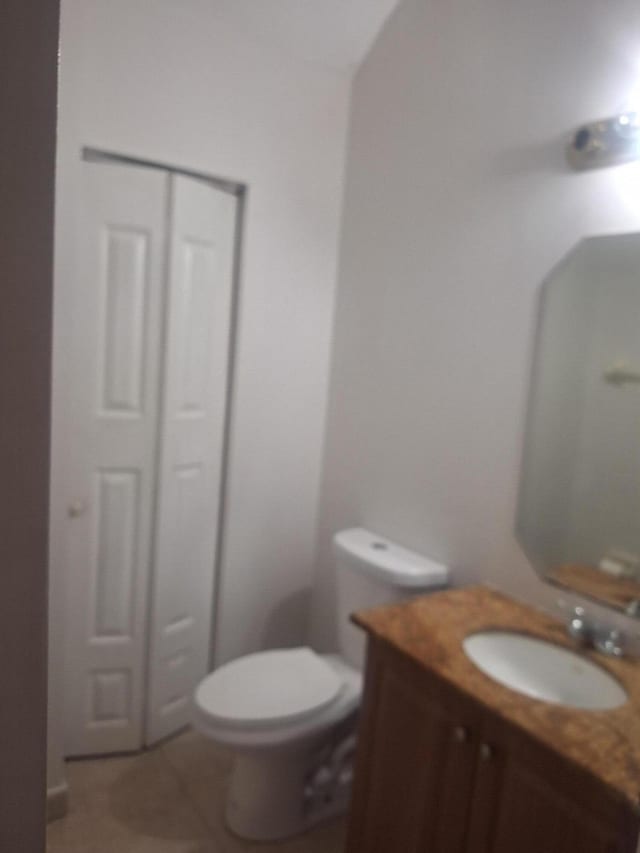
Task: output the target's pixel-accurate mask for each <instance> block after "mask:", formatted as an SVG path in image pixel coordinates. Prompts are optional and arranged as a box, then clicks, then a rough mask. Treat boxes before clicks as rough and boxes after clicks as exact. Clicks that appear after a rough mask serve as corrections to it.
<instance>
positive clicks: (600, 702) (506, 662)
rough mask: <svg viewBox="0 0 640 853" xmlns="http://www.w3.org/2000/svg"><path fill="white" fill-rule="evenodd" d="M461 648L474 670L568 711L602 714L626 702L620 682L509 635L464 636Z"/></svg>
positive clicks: (559, 650) (582, 661)
mask: <svg viewBox="0 0 640 853" xmlns="http://www.w3.org/2000/svg"><path fill="white" fill-rule="evenodd" d="M463 647H464V650H465V653H466V654H467V657H469V658H470V659H471V660H472V661H473V662H474V664H475V665H476V666H477V667H478V669H480V670H482V672H484V674H485V675H488V676H489V677H490V678H493V679H495V681H499V682H500V684H504V685H505V686H506V687H510V688H511V689H512V690H516V691H517V692H518V693H523V694H524V695H525V696H531V697H532V698H533V699H542V700H543V701H545V702H555V703H557V704H560V705H567V706H570V707H572V708H585V709H589V710H592V711H604V710H607V709H611V708H617V707H618V706H619V705H623V704H624V703H625V702H626V701H627V694H626V691H625V689H624V688H623V687H622V685H621V684H620V682H619V681H618V680H617V679H616V678H614V677H613V676H612V675H609V673H608V672H606V670H604V669H602V667H600V666H598V665H597V664H595V663H593V662H592V661H590V660H588V659H587V658H585V657H582V655H579V654H576V653H575V652H572V651H571V650H570V649H565V648H563V647H562V646H556V645H554V644H553V643H548V642H546V641H545V640H539V639H537V638H535V637H529V636H527V635H526V634H519V633H517V632H515V631H481V632H479V633H477V634H470V635H469V636H468V637H466V638H465V640H464V641H463Z"/></svg>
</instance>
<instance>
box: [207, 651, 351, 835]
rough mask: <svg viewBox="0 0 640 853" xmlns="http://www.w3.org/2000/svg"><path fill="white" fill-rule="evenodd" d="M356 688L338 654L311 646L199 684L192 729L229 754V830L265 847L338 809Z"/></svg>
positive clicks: (261, 657)
mask: <svg viewBox="0 0 640 853" xmlns="http://www.w3.org/2000/svg"><path fill="white" fill-rule="evenodd" d="M361 683H362V676H361V674H360V673H359V672H358V671H357V670H356V669H354V668H353V667H351V666H350V665H349V664H348V663H346V662H345V661H343V660H341V659H340V658H339V657H338V656H337V655H322V656H321V655H317V654H316V653H315V652H313V651H312V650H311V649H309V648H300V649H283V650H277V651H268V652H260V653H258V654H254V655H248V656H247V657H244V658H239V659H238V660H236V661H233V662H232V663H230V664H227V665H226V666H223V667H221V668H220V669H218V670H216V671H215V672H214V673H212V674H211V675H209V676H208V677H207V678H205V679H204V681H202V682H201V683H200V685H199V687H198V688H197V690H196V693H195V696H194V702H193V705H194V707H193V724H194V726H195V728H197V729H198V730H199V731H200V732H201V733H202V734H204V735H206V736H208V737H210V738H212V740H214V741H216V742H218V743H220V744H224V745H226V746H227V747H229V748H230V749H232V750H234V752H235V760H234V767H233V774H232V780H231V787H230V790H229V795H228V798H227V803H226V821H227V824H228V826H229V828H230V829H231V830H232V831H233V832H235V833H236V834H237V835H239V836H241V837H243V838H248V839H252V840H261V841H268V840H269V841H270V840H275V839H278V838H285V837H287V836H289V835H294V834H296V833H298V832H301V831H303V830H304V829H306V828H307V827H309V826H311V825H313V824H314V823H317V822H318V821H320V820H323V819H325V818H327V817H329V816H330V815H332V814H338V813H340V812H342V811H344V809H345V807H346V804H347V801H348V797H349V783H350V778H351V777H350V771H351V758H352V752H353V747H354V738H353V729H354V724H355V712H356V710H357V708H358V705H359V701H360V693H361Z"/></svg>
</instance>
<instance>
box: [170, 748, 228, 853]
mask: <svg viewBox="0 0 640 853" xmlns="http://www.w3.org/2000/svg"><path fill="white" fill-rule="evenodd" d="M157 750H158V752H159V753H160V754H161V755H162V760H163V761H164V763H165V764H166V765H167V767H168V768H169V772H170V773H171V774H172V776H173V777H174V779H175V780H176V781H177V783H178V788H179V789H180V792H181V793H182V794H183V795H184V796H185V797H186V798H187V800H188V801H189V804H190V805H191V808H192V809H193V811H194V812H195V814H196V816H197V818H198V820H199V821H200V823H201V824H202V825H203V826H204V828H205V831H206V834H207V838H210V839H211V840H212V841H216V840H217V839H216V837H215V835H214V834H213V831H212V829H211V827H210V826H209V824H208V822H207V820H206V818H205V817H204V815H203V814H202V811H201V810H200V806H199V804H198V803H197V802H196V801H195V799H194V798H193V797H192V796H191V793H190V791H189V786H188V785H187V782H186V780H185V779H184V777H183V776H182V774H181V773H180V771H179V770H178V768H177V767H176V766H175V765H174V764H173V762H171V761H170V760H169V758H168V756H167V755H166V754H165V751H164V744H160V745H159V746H158V747H157Z"/></svg>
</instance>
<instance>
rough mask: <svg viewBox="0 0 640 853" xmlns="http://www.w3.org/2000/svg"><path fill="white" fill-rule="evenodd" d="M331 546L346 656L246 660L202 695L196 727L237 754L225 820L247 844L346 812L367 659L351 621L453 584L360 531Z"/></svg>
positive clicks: (437, 568) (433, 566) (302, 652)
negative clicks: (355, 614) (355, 615)
mask: <svg viewBox="0 0 640 853" xmlns="http://www.w3.org/2000/svg"><path fill="white" fill-rule="evenodd" d="M333 545H334V554H335V559H336V569H337V617H338V635H339V636H338V640H339V651H338V653H337V654H319V653H316V652H314V651H313V649H310V648H308V647H306V646H305V647H300V648H292V649H277V650H272V651H264V652H258V653H257V654H251V655H246V656H244V657H241V658H237V659H236V660H234V661H231V662H230V663H228V664H225V665H224V666H221V667H220V668H219V669H217V670H216V671H215V672H213V673H211V674H210V675H208V676H207V677H206V678H205V679H204V680H203V681H201V682H200V684H199V685H198V687H197V688H196V691H195V694H194V701H193V715H192V719H193V725H194V727H195V728H196V729H198V730H199V731H200V732H201V733H202V734H204V735H205V736H207V737H210V738H211V739H212V740H214V741H216V742H218V743H220V744H224V745H226V746H227V747H229V748H230V749H231V750H232V751H233V753H234V754H235V755H234V764H233V770H232V777H231V784H230V789H229V792H228V797H227V803H226V820H227V824H228V826H229V828H230V829H231V830H232V831H233V832H234V833H235V834H236V835H239V836H240V837H242V838H247V839H250V840H253V841H274V840H277V839H282V838H286V837H288V836H291V835H295V834H296V833H299V832H303V831H304V830H305V829H308V828H309V827H310V826H312V825H313V824H316V823H318V822H319V821H322V820H324V819H326V818H329V817H331V816H333V815H337V814H340V813H341V812H344V811H345V809H346V808H347V805H348V802H349V794H350V790H351V776H352V764H353V755H354V750H355V723H356V716H357V710H358V706H359V703H360V695H361V690H362V669H363V664H364V651H365V645H364V637H363V635H362V634H361V632H360V631H358V630H357V629H356V628H354V627H353V626H352V625H351V624H350V623H349V614H350V613H352V612H353V611H354V610H360V609H365V608H368V607H375V606H378V605H382V604H391V603H393V602H396V601H401V600H404V599H406V598H408V597H409V596H412V595H416V594H424V593H426V592H428V591H430V590H435V589H441V588H442V587H444V586H446V585H447V583H448V570H447V569H446V567H445V566H443V565H441V564H439V563H436V562H434V561H432V560H429V559H428V558H425V557H422V556H420V555H419V554H415V553H413V552H412V551H408V550H407V549H405V548H402V547H400V546H398V545H395V544H394V543H392V542H389V541H388V540H386V539H383V538H382V537H379V536H376V535H375V534H373V533H369V532H368V531H367V530H364V529H362V528H352V529H350V530H343V531H342V532H340V533H337V534H336V535H335V536H334V540H333Z"/></svg>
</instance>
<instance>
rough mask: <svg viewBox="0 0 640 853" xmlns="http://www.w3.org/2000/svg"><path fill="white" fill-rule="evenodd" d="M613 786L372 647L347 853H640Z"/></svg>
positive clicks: (387, 649) (389, 651)
mask: <svg viewBox="0 0 640 853" xmlns="http://www.w3.org/2000/svg"><path fill="white" fill-rule="evenodd" d="M637 823H638V817H637V814H636V813H635V812H634V811H633V810H632V809H631V808H630V807H629V806H628V805H627V804H625V803H623V802H621V801H620V800H618V799H616V798H615V797H613V796H611V795H610V794H609V791H608V790H607V788H606V787H605V786H603V785H602V784H600V783H599V782H598V780H595V779H593V778H592V777H590V776H589V775H588V774H585V773H583V772H582V771H580V770H579V769H578V768H576V767H575V766H574V765H572V764H570V763H569V762H567V761H566V760H565V759H563V758H562V757H561V756H559V755H556V754H555V753H554V752H553V751H552V750H550V749H549V748H547V747H544V746H543V745H541V744H539V743H537V742H535V741H533V740H532V739H530V738H529V737H528V736H527V735H526V734H525V733H524V732H522V731H520V730H518V729H516V728H515V727H514V726H513V725H512V724H510V723H508V722H506V721H505V720H503V719H502V718H500V717H498V716H497V715H496V714H495V713H493V712H492V711H490V710H488V709H487V708H485V707H483V706H482V705H481V704H480V703H477V702H476V701H475V700H473V699H472V698H470V697H468V696H467V695H466V694H465V693H464V692H463V691H462V690H458V689H456V688H455V687H453V686H451V685H450V684H448V683H446V682H444V681H443V680H442V679H440V678H438V677H437V676H435V675H434V674H433V673H431V672H430V671H429V670H426V669H424V668H423V667H421V666H420V665H418V664H416V663H415V662H414V661H412V660H411V659H410V658H409V657H408V656H405V655H403V654H401V653H399V652H398V651H396V650H395V649H393V648H392V647H391V646H389V645H388V644H386V643H385V642H383V641H381V640H378V639H376V638H375V637H370V639H369V651H368V663H367V674H366V682H365V696H364V702H363V716H362V719H361V726H360V739H359V745H358V754H357V759H356V768H355V782H354V791H353V800H352V807H351V813H350V819H349V831H348V837H347V846H346V851H347V853H395V851H397V853H635V851H636V840H637Z"/></svg>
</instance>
